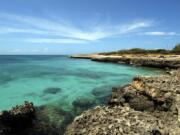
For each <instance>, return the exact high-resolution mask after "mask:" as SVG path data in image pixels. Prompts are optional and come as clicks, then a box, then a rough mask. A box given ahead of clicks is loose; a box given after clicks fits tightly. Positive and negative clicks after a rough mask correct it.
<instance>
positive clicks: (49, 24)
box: [0, 14, 152, 43]
mask: <svg viewBox="0 0 180 135" xmlns="http://www.w3.org/2000/svg"><path fill="white" fill-rule="evenodd" d="M0 18H3V19H8V20H9V21H12V22H14V23H17V24H20V25H22V26H26V27H27V28H17V27H16V28H13V27H11V26H9V27H3V28H2V27H0V33H1V34H5V33H25V34H29V33H30V34H39V35H49V36H56V37H57V36H58V37H59V38H58V39H53V38H47V39H41V38H40V39H37V38H36V39H27V40H26V41H28V42H32V43H86V42H87V41H96V40H100V39H103V38H109V37H113V36H116V35H121V34H127V33H130V32H134V31H137V30H139V29H142V28H146V27H151V25H152V21H137V22H134V23H129V24H118V25H112V24H109V25H101V26H99V25H97V26H87V29H86V30H84V29H82V28H79V27H75V26H74V25H72V24H71V25H70V24H69V23H64V22H58V21H52V20H48V19H42V18H35V17H28V16H20V15H11V14H0ZM1 20H2V19H1Z"/></svg>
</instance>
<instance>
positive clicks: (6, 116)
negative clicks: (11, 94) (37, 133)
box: [0, 102, 35, 134]
mask: <svg viewBox="0 0 180 135" xmlns="http://www.w3.org/2000/svg"><path fill="white" fill-rule="evenodd" d="M34 119H35V107H34V106H33V104H32V103H30V102H25V103H24V105H19V106H16V107H13V108H12V109H11V110H9V111H3V112H2V113H1V115H0V133H1V134H6V133H18V132H20V131H22V130H25V129H26V128H29V127H31V126H32V125H33V121H34Z"/></svg>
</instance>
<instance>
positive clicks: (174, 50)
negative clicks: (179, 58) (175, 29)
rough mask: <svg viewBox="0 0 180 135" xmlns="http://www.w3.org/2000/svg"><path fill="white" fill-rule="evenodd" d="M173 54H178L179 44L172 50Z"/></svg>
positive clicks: (179, 50)
mask: <svg viewBox="0 0 180 135" xmlns="http://www.w3.org/2000/svg"><path fill="white" fill-rule="evenodd" d="M172 52H173V53H178V54H180V43H179V44H177V45H176V46H175V47H174V48H173V49H172Z"/></svg>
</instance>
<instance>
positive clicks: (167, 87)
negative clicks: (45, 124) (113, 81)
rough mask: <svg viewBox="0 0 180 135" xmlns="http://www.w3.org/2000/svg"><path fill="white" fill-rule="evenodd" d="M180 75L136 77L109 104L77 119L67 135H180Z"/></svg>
mask: <svg viewBox="0 0 180 135" xmlns="http://www.w3.org/2000/svg"><path fill="white" fill-rule="evenodd" d="M179 80H180V71H173V72H169V75H161V76H157V77H152V76H149V77H135V78H134V79H133V81H132V83H131V84H128V85H126V86H124V87H122V88H115V89H113V92H112V96H111V99H110V101H109V104H108V105H107V106H104V107H96V108H94V109H91V110H88V111H86V112H84V113H82V114H81V115H80V116H78V117H76V118H75V119H74V121H73V123H72V124H70V125H69V126H68V128H67V130H66V133H65V134H66V135H97V134H98V135H179V134H180V81H179Z"/></svg>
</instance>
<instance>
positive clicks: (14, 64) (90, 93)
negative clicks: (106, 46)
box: [0, 55, 163, 110]
mask: <svg viewBox="0 0 180 135" xmlns="http://www.w3.org/2000/svg"><path fill="white" fill-rule="evenodd" d="M161 73H163V71H162V70H158V69H154V68H144V67H132V66H127V65H120V64H112V63H100V62H94V61H91V60H83V59H71V58H68V57H67V56H25V55H24V56H23V55H22V56H0V110H4V109H10V108H11V107H12V106H15V105H17V104H22V103H23V102H24V101H25V100H27V101H32V102H33V103H34V105H36V106H40V105H47V104H53V105H58V106H61V107H62V108H63V109H65V110H69V109H71V107H72V103H73V102H74V101H76V100H80V99H90V100H97V99H100V98H101V101H102V100H105V98H104V99H103V96H106V95H110V93H111V88H112V87H113V86H122V85H124V84H127V83H129V82H131V80H132V78H133V77H134V76H136V75H157V74H161ZM101 103H102V102H101Z"/></svg>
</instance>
